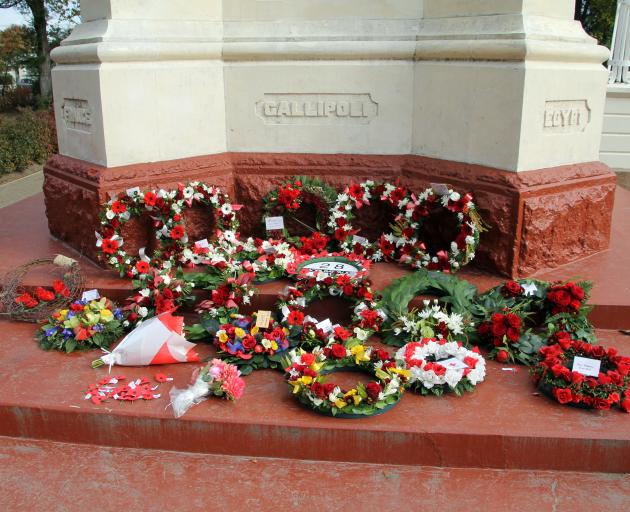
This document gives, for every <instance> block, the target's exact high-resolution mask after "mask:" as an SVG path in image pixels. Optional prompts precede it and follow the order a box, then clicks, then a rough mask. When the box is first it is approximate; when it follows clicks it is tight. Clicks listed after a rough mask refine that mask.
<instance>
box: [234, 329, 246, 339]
mask: <svg viewBox="0 0 630 512" xmlns="http://www.w3.org/2000/svg"><path fill="white" fill-rule="evenodd" d="M234 334H235V335H236V336H238V337H239V338H242V337H243V336H245V331H244V330H243V329H241V328H240V327H237V328H236V329H234Z"/></svg>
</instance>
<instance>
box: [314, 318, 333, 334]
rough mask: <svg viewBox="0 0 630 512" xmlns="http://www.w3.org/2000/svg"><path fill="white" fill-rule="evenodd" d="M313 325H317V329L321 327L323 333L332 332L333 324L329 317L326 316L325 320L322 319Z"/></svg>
mask: <svg viewBox="0 0 630 512" xmlns="http://www.w3.org/2000/svg"><path fill="white" fill-rule="evenodd" d="M315 327H317V328H318V329H321V330H322V331H324V332H325V333H329V332H332V330H333V324H332V322H331V321H330V318H327V319H326V320H322V321H321V322H319V323H318V324H317V325H316V326H315Z"/></svg>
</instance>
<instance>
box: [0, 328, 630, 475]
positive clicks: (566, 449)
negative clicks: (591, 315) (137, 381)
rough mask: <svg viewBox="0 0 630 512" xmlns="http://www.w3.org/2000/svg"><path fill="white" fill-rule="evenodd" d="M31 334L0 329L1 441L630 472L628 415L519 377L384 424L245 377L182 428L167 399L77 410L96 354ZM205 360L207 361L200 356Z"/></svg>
mask: <svg viewBox="0 0 630 512" xmlns="http://www.w3.org/2000/svg"><path fill="white" fill-rule="evenodd" d="M34 330H35V327H34V326H33V325H29V324H17V323H9V322H8V321H0V331H1V332H2V333H3V336H2V338H1V339H0V361H1V362H2V366H1V367H0V368H1V371H2V378H0V435H4V436H10V437H23V438H37V439H46V440H52V441H61V442H73V443H88V444H95V445H105V446H119V447H129V448H144V449H166V450H173V451H190V452H203V453H213V454H225V455H241V456H251V457H281V458H295V459H313V460H330V461H342V462H364V463H379V464H402V465H423V466H437V467H481V468H506V469H546V470H559V471H569V470H571V471H599V472H611V473H612V472H628V471H630V428H629V427H630V415H628V414H626V413H622V412H620V411H619V410H612V411H607V412H604V411H586V410H580V409H574V408H569V407H562V406H560V405H558V404H556V403H555V402H553V401H551V400H550V399H548V398H546V397H544V396H539V395H536V394H535V393H534V391H535V390H534V389H533V387H532V384H531V382H530V380H529V376H528V374H527V371H526V369H525V368H518V370H519V371H518V372H507V371H503V370H502V367H501V366H500V365H498V364H496V363H494V362H489V364H488V375H487V380H486V382H484V383H482V384H480V385H479V386H478V388H477V390H476V392H475V393H473V394H468V395H466V396H465V397H462V398H458V397H455V396H446V397H442V398H437V397H420V396H417V395H414V394H411V393H408V394H406V395H405V396H404V397H403V399H402V400H401V401H400V403H399V404H398V405H397V406H396V407H395V408H394V409H392V410H391V411H389V412H388V413H386V414H384V415H382V416H377V417H372V418H365V419H359V420H342V419H335V418H329V417H324V416H320V415H317V414H315V413H313V412H311V411H309V410H307V409H305V408H303V407H302V406H300V405H299V404H298V402H297V401H295V400H294V399H293V398H292V397H291V396H290V394H289V392H288V389H287V386H286V384H285V383H284V381H283V379H282V375H281V374H280V373H277V372H274V371H258V372H255V373H254V374H252V375H250V376H248V377H247V378H246V382H247V388H246V393H245V396H244V397H243V399H242V400H240V401H238V402H236V403H228V402H224V401H221V400H209V401H206V402H204V403H202V404H200V405H198V406H196V407H194V408H193V409H192V410H190V411H189V413H188V414H187V415H186V416H184V417H183V418H182V419H180V420H176V419H174V418H173V417H172V413H171V411H170V409H168V408H167V404H168V400H167V398H166V396H167V394H168V393H167V391H168V389H169V387H170V384H168V385H162V386H161V388H160V391H161V392H162V393H163V397H164V398H162V399H159V400H155V401H152V402H135V403H121V402H114V401H113V402H108V403H105V404H102V405H94V404H92V403H91V402H88V401H85V400H83V394H84V393H83V391H84V389H85V388H86V386H87V385H88V384H90V383H93V382H96V381H97V380H99V379H100V378H102V377H103V376H105V375H106V374H107V370H106V369H103V368H101V369H98V370H93V369H92V368H91V366H90V362H91V361H92V360H93V359H94V358H96V357H98V355H99V354H98V352H94V351H92V352H89V353H74V354H70V355H67V354H63V353H57V352H44V351H42V350H40V349H39V348H38V347H37V345H36V342H35V341H34V340H33V339H32V336H33V333H34ZM599 336H600V339H601V341H602V343H603V344H605V345H616V346H617V347H618V348H619V349H620V351H621V352H622V353H630V337H627V336H623V335H621V334H619V333H615V332H610V331H600V332H599ZM200 352H201V353H202V355H208V354H210V353H211V349H210V347H208V346H205V345H203V346H200ZM192 369H193V365H190V364H182V365H170V366H165V367H151V368H120V369H118V370H116V371H115V372H114V373H119V372H122V373H124V374H125V375H127V377H129V378H132V377H134V378H137V377H149V378H151V377H152V376H153V375H154V374H155V373H156V372H157V371H159V370H161V371H164V372H166V373H168V374H171V375H172V376H173V377H174V378H175V380H174V385H176V386H178V387H183V386H185V385H186V384H187V382H188V381H189V378H190V374H191V371H192Z"/></svg>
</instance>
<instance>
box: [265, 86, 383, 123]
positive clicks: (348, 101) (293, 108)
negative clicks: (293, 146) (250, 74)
mask: <svg viewBox="0 0 630 512" xmlns="http://www.w3.org/2000/svg"><path fill="white" fill-rule="evenodd" d="M256 114H257V115H258V117H260V118H261V119H263V121H264V122H265V123H266V124H276V125H281V124H303V125H326V124H369V123H370V122H371V121H372V119H374V118H375V117H376V116H378V103H376V102H375V101H374V100H372V97H371V96H370V94H368V93H363V94H338V93H320V94H316V93H313V94H297V93H284V94H283V93H267V94H264V96H263V99H262V100H260V101H258V102H257V103H256Z"/></svg>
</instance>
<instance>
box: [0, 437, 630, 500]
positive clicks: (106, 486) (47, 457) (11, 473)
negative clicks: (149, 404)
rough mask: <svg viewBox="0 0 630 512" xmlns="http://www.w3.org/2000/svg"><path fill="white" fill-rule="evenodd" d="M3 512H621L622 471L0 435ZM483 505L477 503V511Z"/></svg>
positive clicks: (628, 483)
mask: <svg viewBox="0 0 630 512" xmlns="http://www.w3.org/2000/svg"><path fill="white" fill-rule="evenodd" d="M0 459H2V460H3V461H4V463H3V464H0V496H2V498H0V501H1V502H2V509H3V511H5V512H17V511H24V510H64V511H68V512H74V511H77V512H83V511H85V510H98V511H100V512H120V511H123V510H151V511H168V510H177V511H193V510H209V509H220V510H229V511H239V510H257V511H258V510H260V511H267V510H269V511H277V510H321V511H332V510H360V511H362V512H382V511H383V510H388V511H392V512H395V511H403V510H404V511H408V510H419V509H421V508H422V509H426V510H444V511H454V510H484V511H486V512H494V511H501V512H504V511H506V510H509V511H511V512H531V511H533V510H535V511H536V512H551V511H554V512H555V511H571V512H581V511H588V512H596V511H604V510H620V509H621V507H622V506H623V505H624V504H627V503H628V500H629V499H630V480H629V479H628V478H627V476H626V475H614V474H601V473H571V472H551V471H515V470H512V471H498V470H492V469H472V468H436V467H421V466H400V465H392V464H382V465H379V464H357V463H339V462H334V463H333V462H322V461H308V460H291V459H269V458H252V457H235V456H225V455H206V454H196V453H183V452H172V451H160V450H142V449H121V448H111V447H104V446H89V445H78V444H66V443H57V442H50V441H39V440H32V439H13V438H7V437H0ZM480 503H483V507H480Z"/></svg>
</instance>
